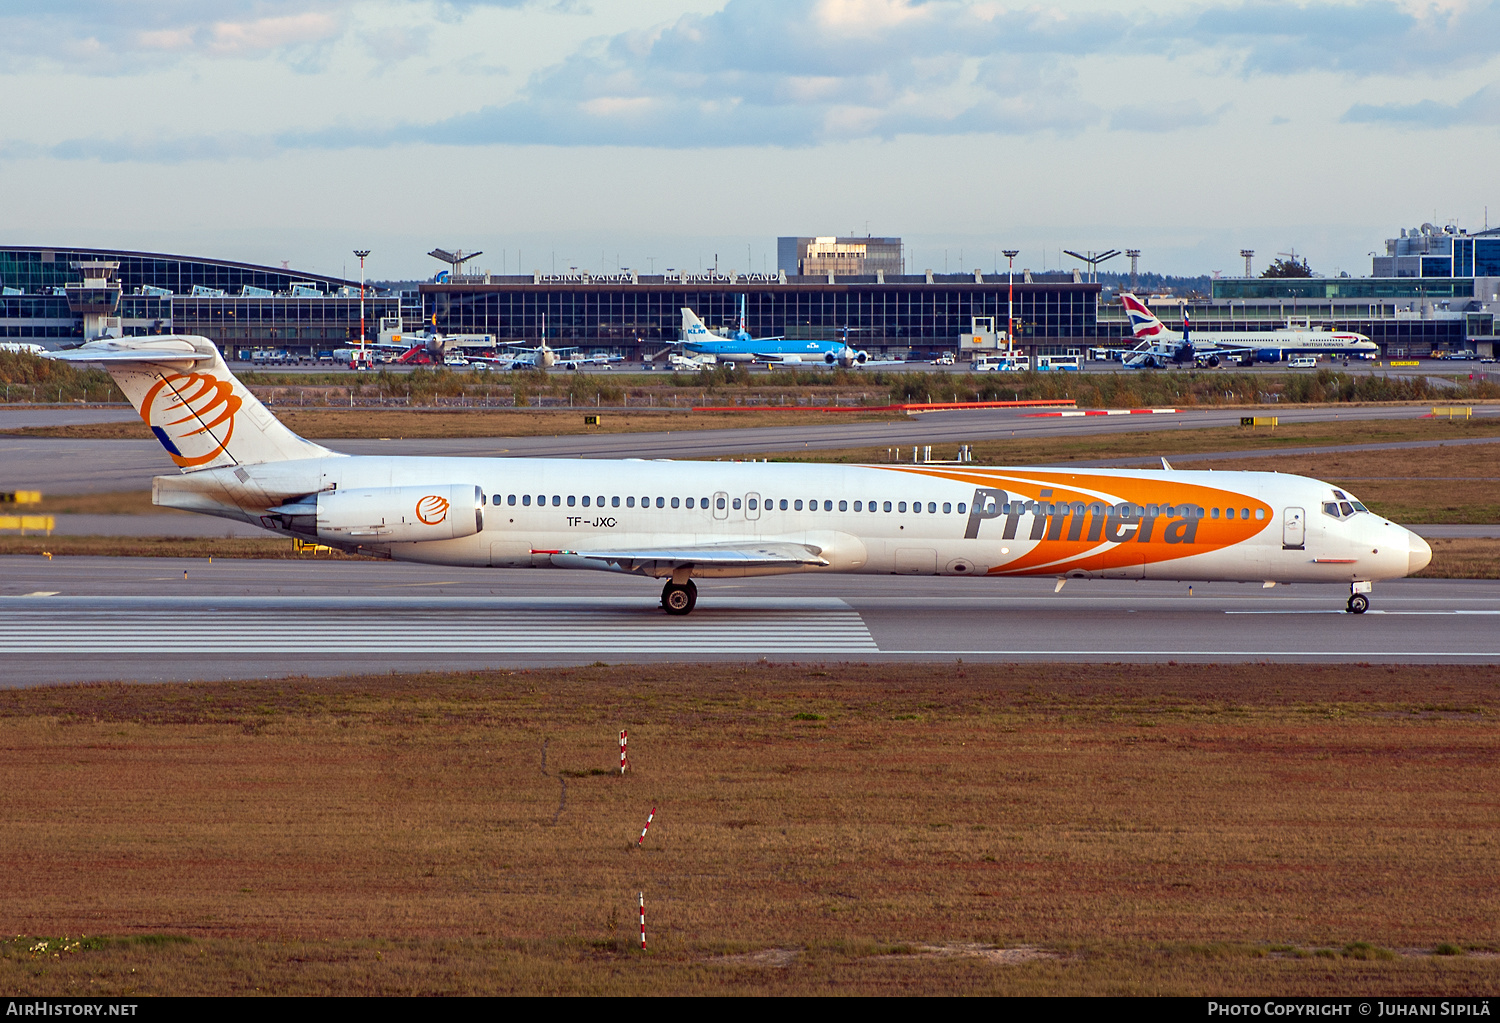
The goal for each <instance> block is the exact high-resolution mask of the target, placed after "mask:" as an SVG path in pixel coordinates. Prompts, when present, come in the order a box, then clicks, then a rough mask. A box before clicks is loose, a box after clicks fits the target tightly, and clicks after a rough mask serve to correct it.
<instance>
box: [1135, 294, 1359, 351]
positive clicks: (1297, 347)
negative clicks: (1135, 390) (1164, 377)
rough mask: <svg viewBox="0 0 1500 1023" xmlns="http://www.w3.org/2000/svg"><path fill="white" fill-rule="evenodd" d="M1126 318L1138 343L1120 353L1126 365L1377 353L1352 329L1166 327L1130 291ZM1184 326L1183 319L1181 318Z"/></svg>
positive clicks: (1185, 325)
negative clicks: (1201, 328)
mask: <svg viewBox="0 0 1500 1023" xmlns="http://www.w3.org/2000/svg"><path fill="white" fill-rule="evenodd" d="M1120 302H1121V304H1122V305H1124V306H1125V313H1126V315H1127V316H1129V317H1130V327H1131V331H1132V332H1133V333H1134V334H1135V337H1136V338H1137V339H1138V340H1139V342H1140V343H1139V344H1138V345H1136V347H1135V348H1134V349H1133V350H1131V351H1128V352H1125V353H1124V354H1123V355H1122V356H1121V360H1120V361H1121V362H1123V363H1124V364H1125V365H1127V366H1134V367H1137V368H1145V367H1151V366H1158V367H1159V366H1166V365H1167V364H1168V363H1174V362H1175V363H1187V362H1196V363H1206V364H1207V365H1210V366H1217V365H1218V364H1219V362H1220V361H1221V360H1223V359H1231V360H1234V361H1248V360H1259V361H1261V362H1280V361H1281V360H1282V359H1283V358H1286V357H1287V356H1288V355H1293V354H1303V353H1307V354H1314V355H1358V356H1374V355H1377V354H1379V352H1380V346H1379V345H1378V344H1376V343H1375V342H1374V341H1371V340H1370V339H1369V338H1368V337H1366V336H1365V335H1363V334H1356V333H1355V332H1354V331H1352V330H1332V331H1330V330H1312V329H1310V328H1307V329H1297V328H1294V327H1290V326H1288V327H1286V328H1284V329H1279V330H1256V331H1233V332H1231V331H1190V330H1188V329H1184V330H1183V331H1182V332H1181V333H1179V332H1178V331H1175V330H1169V329H1167V327H1166V325H1165V324H1163V323H1162V322H1161V320H1159V319H1157V318H1156V314H1155V313H1153V312H1152V311H1151V310H1150V309H1148V308H1147V307H1146V304H1145V303H1144V302H1142V301H1141V300H1140V299H1138V298H1136V297H1135V296H1134V295H1131V294H1129V293H1125V294H1122V295H1121V296H1120ZM1184 315H1185V314H1184ZM1183 326H1184V327H1185V328H1186V327H1187V323H1186V320H1184V324H1183Z"/></svg>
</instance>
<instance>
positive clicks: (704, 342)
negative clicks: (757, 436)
mask: <svg viewBox="0 0 1500 1023" xmlns="http://www.w3.org/2000/svg"><path fill="white" fill-rule="evenodd" d="M745 319H746V318H745V299H744V296H741V297H740V323H739V329H738V330H736V331H735V332H734V333H733V334H731V335H730V336H729V337H720V336H719V335H718V334H715V333H713V332H712V331H711V330H709V329H708V328H707V327H705V326H704V325H703V321H702V320H700V319H699V318H698V314H697V313H695V312H693V311H692V310H691V309H689V308H687V307H686V306H683V308H682V343H683V344H684V345H686V346H687V347H688V348H689V349H691V350H692V351H694V352H696V353H698V354H699V355H712V356H713V357H714V358H715V359H717V360H718V361H719V362H720V363H726V362H727V363H736V362H770V363H776V364H778V365H779V364H782V363H804V362H805V363H809V364H814V363H816V364H817V365H826V364H827V363H828V357H829V356H833V357H834V358H837V357H838V354H839V353H840V352H841V351H843V350H844V348H846V347H847V345H846V344H845V343H844V342H842V341H806V340H798V339H793V338H784V337H759V338H754V337H751V336H750V331H749V330H747V329H746V326H745Z"/></svg>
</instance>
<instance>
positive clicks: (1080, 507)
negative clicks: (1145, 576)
mask: <svg viewBox="0 0 1500 1023" xmlns="http://www.w3.org/2000/svg"><path fill="white" fill-rule="evenodd" d="M502 496H503V498H504V501H505V503H506V504H507V505H509V506H510V507H512V508H514V507H515V506H516V505H518V504H519V505H520V506H521V507H523V508H530V507H531V506H532V504H533V501H534V502H535V504H536V506H537V507H538V508H543V507H547V506H548V505H549V504H550V505H551V507H553V508H561V507H563V506H564V505H566V506H567V507H569V508H577V507H583V508H604V507H609V508H621V507H623V508H635V507H637V501H638V500H639V507H641V508H651V507H656V508H668V507H670V508H683V507H686V508H703V509H708V508H710V507H711V502H710V500H709V498H707V497H699V498H692V497H687V498H678V497H654V498H653V497H642V498H639V499H637V498H636V497H634V496H629V497H605V496H604V495H602V494H601V495H599V496H597V497H591V496H589V495H588V494H584V495H583V496H582V497H579V496H578V495H576V494H568V495H567V496H563V495H562V494H552V495H551V496H550V498H549V496H548V495H546V494H537V495H536V496H535V497H534V498H533V496H532V495H531V494H506V495H500V494H496V495H495V496H494V504H495V505H497V506H498V505H499V504H500V502H501V499H502ZM716 500H717V507H718V508H719V509H720V510H723V509H725V508H726V507H733V508H735V509H737V510H738V509H740V508H742V507H743V508H747V509H748V510H750V511H760V510H761V509H762V508H764V510H766V511H804V510H805V511H819V510H822V511H825V512H831V511H833V510H834V508H835V505H837V508H838V510H839V511H841V512H847V511H850V510H851V504H852V510H853V511H856V512H882V511H883V512H892V511H894V512H897V513H900V514H905V513H907V512H908V511H909V512H910V513H911V514H913V515H916V514H920V513H922V511H923V510H924V505H923V503H922V502H921V501H912V502H910V506H909V507H908V503H907V502H906V501H894V502H893V501H854V502H850V501H837V502H835V501H832V500H829V499H826V498H822V499H819V498H813V499H808V500H803V499H802V498H780V499H775V498H765V499H763V500H762V499H760V498H755V497H749V498H745V499H743V503H742V501H741V499H740V498H738V497H735V498H728V499H726V498H723V497H720V498H717V499H716ZM939 507H940V506H939V503H938V502H937V501H928V502H927V503H926V505H925V510H926V513H927V514H928V515H936V514H938V509H939ZM941 508H942V514H944V515H951V514H953V512H954V510H955V506H954V504H953V503H952V502H950V501H944V502H942V504H941ZM1356 509H1357V510H1359V511H1365V510H1366V509H1365V506H1364V505H1362V504H1360V503H1359V502H1358V501H1355V502H1353V503H1352V504H1351V503H1350V502H1343V503H1342V505H1340V504H1335V503H1332V502H1330V503H1327V504H1324V505H1323V511H1324V512H1326V513H1327V514H1329V515H1332V516H1334V517H1335V518H1338V517H1340V515H1341V513H1342V514H1343V515H1352V514H1354V511H1355V510H1356ZM968 510H969V509H968V505H967V504H966V503H965V502H963V501H960V502H958V504H957V511H958V514H960V515H967V514H968ZM987 510H988V511H989V512H990V513H991V514H994V512H995V511H996V509H995V505H994V504H993V503H991V504H989V505H988V506H987ZM1207 512H1208V516H1207V517H1208V518H1211V519H1217V518H1220V517H1221V515H1222V517H1223V518H1225V519H1234V518H1240V519H1249V518H1251V512H1250V509H1249V508H1241V509H1239V510H1238V511H1236V510H1235V509H1234V508H1224V509H1219V508H1209V509H1207ZM999 513H1000V514H1002V515H1084V514H1089V515H1096V516H1098V515H1114V516H1118V517H1120V518H1142V517H1149V518H1155V517H1157V516H1165V517H1167V518H1177V517H1180V518H1188V519H1201V518H1203V517H1204V509H1203V508H1200V507H1198V506H1197V505H1192V504H1179V505H1172V504H1163V505H1156V504H1145V505H1141V504H1123V503H1122V504H1114V505H1106V504H1100V503H1098V502H1095V503H1093V504H1089V505H1085V504H1083V503H1082V502H1077V503H1073V504H1069V503H1068V502H1065V501H1064V502H1056V503H1054V502H1051V501H1013V502H1006V503H1005V504H1002V505H1001V506H1000V508H999ZM1265 517H1266V511H1265V509H1264V508H1256V509H1255V513H1254V518H1256V519H1258V520H1263V519H1265Z"/></svg>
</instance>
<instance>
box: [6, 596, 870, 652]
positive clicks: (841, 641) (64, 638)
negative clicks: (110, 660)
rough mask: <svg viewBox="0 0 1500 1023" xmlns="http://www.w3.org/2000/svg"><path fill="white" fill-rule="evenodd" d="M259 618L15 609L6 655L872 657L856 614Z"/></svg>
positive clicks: (592, 611) (250, 612)
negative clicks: (841, 654)
mask: <svg viewBox="0 0 1500 1023" xmlns="http://www.w3.org/2000/svg"><path fill="white" fill-rule="evenodd" d="M308 611H309V612H310V613H309V614H307V615H306V616H305V617H291V616H289V615H288V614H287V613H286V612H273V611H265V610H257V609H245V610H202V611H196V612H192V613H191V614H187V615H184V614H173V615H163V614H160V613H152V612H134V611H107V612H99V611H89V610H81V611H77V612H73V613H70V614H68V615H67V616H66V617H64V616H61V615H58V614H56V613H45V612H41V611H30V610H18V611H14V612H12V613H10V614H8V615H7V616H6V617H5V618H4V619H3V620H0V653H27V654H78V653H119V654H134V653H172V652H176V653H188V654H191V653H203V654H218V653H352V654H368V653H404V654H415V653H421V654H432V655H444V654H454V653H497V654H503V653H517V654H520V653H525V654H538V653H543V654H545V653H577V652H585V651H586V652H597V653H644V654H651V653H673V654H684V653H686V654H694V653H696V654H719V653H736V654H836V653H848V654H871V653H879V647H877V646H876V645H875V640H874V638H873V637H871V635H870V630H869V629H868V628H867V627H866V626H865V623H864V620H863V619H861V618H860V616H859V615H858V614H857V613H855V612H854V611H853V610H851V609H841V610H834V609H799V610H793V611H777V610H728V611H718V612H710V613H707V614H704V613H702V612H700V613H699V614H697V615H694V616H691V617H688V618H671V617H668V616H667V615H665V614H663V613H662V612H661V611H658V610H654V609H647V608H636V609H632V610H629V611H623V610H619V609H614V608H588V609H584V610H550V609H549V610H544V611H534V610H527V611H516V610H505V611H499V612H494V611H487V612H485V613H482V614H476V613H474V612H466V611H457V610H448V611H431V610H425V611H410V612H396V613H394V614H389V613H388V614H385V615H382V616H380V617H378V618H375V617H372V616H371V615H370V614H369V613H368V612H365V613H351V612H348V611H342V610H340V611H318V610H316V609H308Z"/></svg>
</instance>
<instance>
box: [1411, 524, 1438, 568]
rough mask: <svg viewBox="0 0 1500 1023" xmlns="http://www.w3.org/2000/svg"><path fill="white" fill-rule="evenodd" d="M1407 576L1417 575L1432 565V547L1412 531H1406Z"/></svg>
mask: <svg viewBox="0 0 1500 1023" xmlns="http://www.w3.org/2000/svg"><path fill="white" fill-rule="evenodd" d="M1406 546H1407V551H1408V553H1407V555H1406V574H1407V575H1416V574H1417V573H1418V572H1420V571H1422V569H1424V568H1426V567H1427V566H1428V565H1429V564H1431V563H1432V545H1431V544H1430V543H1428V542H1427V541H1426V540H1423V539H1422V538H1421V537H1420V536H1418V535H1417V534H1416V533H1413V532H1412V531H1411V530H1409V529H1408V530H1407V531H1406Z"/></svg>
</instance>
